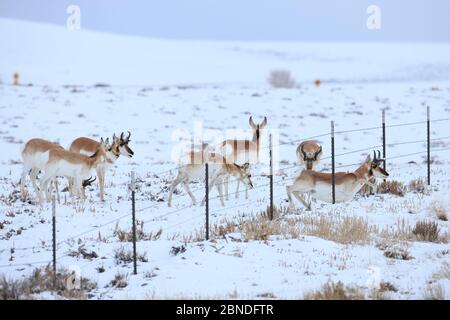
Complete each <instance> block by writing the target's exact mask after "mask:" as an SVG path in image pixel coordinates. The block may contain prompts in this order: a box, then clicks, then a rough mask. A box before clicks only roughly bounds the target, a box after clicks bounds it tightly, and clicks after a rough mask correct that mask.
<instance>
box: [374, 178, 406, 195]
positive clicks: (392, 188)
mask: <svg viewBox="0 0 450 320" xmlns="http://www.w3.org/2000/svg"><path fill="white" fill-rule="evenodd" d="M406 191H407V188H406V186H405V185H404V184H403V183H402V182H400V181H397V180H386V181H383V182H381V183H379V184H378V186H377V192H378V193H382V194H384V193H388V194H393V195H396V196H399V197H403V196H404V195H405V194H406Z"/></svg>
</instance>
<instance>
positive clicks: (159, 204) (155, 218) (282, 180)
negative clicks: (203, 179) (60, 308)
mask: <svg viewBox="0 0 450 320" xmlns="http://www.w3.org/2000/svg"><path fill="white" fill-rule="evenodd" d="M444 121H450V118H442V119H434V120H429V121H416V122H407V123H399V124H391V125H385V126H384V127H385V128H395V127H404V126H414V125H420V124H427V123H428V124H429V123H436V122H444ZM382 129H383V126H373V127H366V128H355V129H349V130H341V131H336V132H334V134H335V135H340V134H346V133H357V132H365V131H372V130H382ZM326 136H331V132H329V133H323V134H319V135H314V136H310V137H307V138H302V139H295V140H290V141H284V142H280V143H278V144H275V145H273V146H272V147H279V146H283V145H293V144H298V143H300V142H301V141H305V140H312V139H317V138H322V137H326ZM449 139H450V136H444V137H437V138H433V139H430V138H428V139H426V140H410V141H397V142H394V143H386V144H385V145H384V146H383V145H374V146H371V147H366V148H360V149H356V150H350V151H345V152H342V153H338V154H335V158H338V157H343V156H346V155H351V154H357V153H361V152H364V151H369V150H375V149H378V148H382V147H389V148H390V149H392V148H394V147H396V146H401V145H413V144H419V143H427V144H428V147H429V150H423V151H417V152H411V153H407V154H400V155H394V156H389V157H385V159H384V160H385V161H392V160H395V159H400V158H404V157H411V156H414V155H422V154H425V153H428V154H430V152H431V153H433V154H434V153H436V152H441V151H446V150H450V147H446V146H444V147H443V148H431V147H430V146H429V144H430V143H431V142H433V143H435V142H438V141H445V140H449ZM264 149H267V148H262V149H261V150H264ZM331 158H332V157H331V156H326V157H323V158H322V159H321V161H323V160H329V159H331ZM360 164H361V162H359V163H351V164H341V165H338V166H336V169H341V168H349V167H355V166H359V165H360ZM182 167H183V166H177V167H175V168H172V169H168V170H164V171H160V172H156V173H152V176H156V177H158V176H161V175H164V174H167V173H171V172H174V171H176V170H179V169H180V168H182ZM291 169H298V170H301V169H302V168H301V167H300V166H299V164H293V165H286V166H281V167H280V168H279V172H280V173H281V178H279V179H276V180H275V181H273V182H272V183H273V185H279V184H281V183H286V182H288V181H291V180H295V179H296V178H297V174H292V175H287V174H286V171H288V170H291ZM255 176H256V177H269V175H267V174H260V175H255ZM238 180H239V179H230V181H229V182H228V183H229V184H230V185H231V184H233V183H235V182H237V181H238ZM140 182H144V180H140ZM224 183H226V182H225V181H220V182H219V184H224ZM269 186H270V183H269V182H268V183H262V184H259V185H257V186H255V187H254V188H253V189H252V191H254V190H258V189H262V188H268V187H269ZM204 188H205V187H204V186H203V185H201V184H200V185H199V187H198V188H194V189H192V190H191V191H193V192H195V191H199V190H202V189H204ZM243 192H246V190H245V188H244V189H243V190H240V191H236V192H234V195H240V194H242V193H243ZM186 196H187V195H186V194H181V193H180V194H178V195H175V196H174V197H173V199H179V198H182V197H186ZM207 196H208V199H209V200H210V201H211V200H215V199H219V198H220V195H219V196H214V197H209V195H207ZM283 196H285V194H284V193H283V194H280V195H278V196H276V198H277V199H278V198H281V197H283ZM272 200H273V199H272ZM249 204H254V202H251V203H249V202H248V201H246V202H245V203H241V204H238V205H234V206H225V207H223V208H218V209H214V210H212V211H210V212H208V213H206V214H216V213H219V212H222V211H225V210H232V209H237V208H242V207H244V206H246V207H248V205H249ZM166 205H167V203H166V202H165V201H163V202H157V203H154V204H151V205H149V206H144V207H141V208H138V209H137V210H136V212H137V213H143V212H148V211H149V210H150V209H158V210H159V209H161V208H162V207H163V206H164V207H165V206H166ZM192 208H193V205H192V204H189V205H183V206H181V207H179V208H176V209H173V210H170V211H169V212H165V213H163V214H159V215H157V216H153V217H151V218H149V219H145V220H141V221H142V222H143V223H148V222H155V221H160V220H162V219H165V218H167V217H169V216H171V215H174V214H177V213H179V212H182V211H184V210H188V209H192ZM155 211H156V210H155ZM204 215H205V214H203V213H202V214H197V215H195V216H193V217H192V216H191V217H189V218H188V219H185V220H183V221H180V222H177V223H176V224H173V225H170V226H168V227H166V228H165V229H166V230H169V229H174V228H177V227H179V226H181V225H184V224H186V223H188V222H191V221H193V220H196V219H199V218H200V217H202V216H204ZM129 217H130V214H129V213H127V214H124V215H121V216H120V217H117V218H114V219H112V220H110V221H107V222H105V223H103V224H101V225H98V226H95V227H92V228H90V229H88V230H85V231H82V232H80V233H77V234H75V235H73V236H70V237H67V238H65V239H63V240H61V241H59V242H58V243H57V247H60V246H61V245H63V244H64V243H69V242H70V241H73V240H75V239H80V238H81V237H83V236H86V235H88V234H92V233H93V232H100V231H101V230H102V229H103V228H105V227H106V226H110V225H112V224H114V223H116V224H117V223H118V222H120V221H121V220H123V219H125V218H129ZM113 237H116V235H115V234H114V233H113V234H112V235H111V236H109V237H106V238H103V240H109V239H112V238H113ZM47 242H50V241H47ZM49 249H51V245H40V246H39V245H38V246H28V247H15V246H14V245H13V246H12V248H9V249H2V250H0V254H1V253H3V252H5V251H11V253H14V252H16V251H29V250H33V251H34V250H49ZM67 256H69V254H65V255H62V256H60V257H58V260H59V259H62V258H64V257H67ZM49 263H51V260H50V261H49V260H45V261H44V260H43V261H34V262H30V263H18V264H3V265H0V268H11V267H23V266H33V265H44V264H49Z"/></svg>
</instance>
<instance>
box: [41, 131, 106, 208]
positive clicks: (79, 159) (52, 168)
mask: <svg viewBox="0 0 450 320" xmlns="http://www.w3.org/2000/svg"><path fill="white" fill-rule="evenodd" d="M108 160H110V159H108V158H107V154H106V152H105V142H104V141H103V138H102V139H101V141H100V144H99V148H98V149H97V150H96V152H95V153H94V154H93V155H92V156H87V155H83V154H80V153H75V152H71V151H68V150H65V149H62V148H61V149H51V150H50V151H49V155H48V161H47V163H46V164H45V167H44V172H45V173H44V176H43V177H42V181H41V185H40V189H41V191H42V192H45V193H46V196H47V201H50V191H51V190H50V189H49V183H50V181H52V180H53V179H55V178H56V177H57V176H64V177H67V178H72V179H73V189H72V191H75V192H74V194H79V195H80V196H81V197H82V198H83V199H84V198H85V196H84V192H83V191H84V190H83V188H82V186H83V181H84V180H86V179H88V178H89V176H90V175H89V174H90V172H91V170H93V169H96V167H97V166H98V165H99V164H100V163H103V162H105V161H108ZM39 198H40V199H39V200H40V202H41V203H42V201H43V198H42V195H41V193H39Z"/></svg>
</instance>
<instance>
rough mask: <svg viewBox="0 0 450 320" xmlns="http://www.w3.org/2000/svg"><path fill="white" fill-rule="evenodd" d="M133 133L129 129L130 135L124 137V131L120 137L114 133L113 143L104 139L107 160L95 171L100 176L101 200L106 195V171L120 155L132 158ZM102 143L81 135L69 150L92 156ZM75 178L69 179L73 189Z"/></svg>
mask: <svg viewBox="0 0 450 320" xmlns="http://www.w3.org/2000/svg"><path fill="white" fill-rule="evenodd" d="M130 136H131V133H130V132H129V131H128V137H124V134H123V132H122V133H121V135H120V137H119V138H118V137H116V134H114V135H113V142H112V144H110V143H109V138H106V140H105V141H104V147H105V152H106V154H107V159H109V160H107V161H104V162H103V163H100V164H99V165H98V166H97V167H96V169H95V171H96V174H97V177H98V184H99V188H100V201H104V197H105V176H106V171H107V169H108V167H109V166H111V164H113V163H114V162H115V161H116V160H117V159H118V158H119V156H120V155H125V156H127V157H129V158H131V157H132V156H133V155H134V152H133V150H131V149H130V147H129V146H128V143H129V142H130ZM99 146H100V143H99V142H98V141H95V140H93V139H90V138H86V137H80V138H77V139H75V140H74V141H73V142H72V143H71V144H70V147H69V151H71V152H75V153H80V154H84V155H87V156H92V155H93V154H94V153H95V152H96V151H97V150H98V148H99ZM72 183H73V179H69V189H71V187H72Z"/></svg>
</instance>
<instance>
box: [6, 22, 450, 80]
mask: <svg viewBox="0 0 450 320" xmlns="http://www.w3.org/2000/svg"><path fill="white" fill-rule="evenodd" d="M0 39H1V42H2V50H1V52H0V76H2V78H3V79H4V81H8V80H9V79H10V78H11V75H12V74H13V73H14V72H15V71H18V72H19V73H20V75H21V77H22V79H23V81H24V82H26V83H30V82H31V83H35V84H94V83H98V82H102V83H108V84H114V85H170V84H180V85H191V84H225V83H235V84H236V83H240V84H262V83H265V82H266V78H267V75H268V74H269V72H270V71H271V70H272V69H280V68H281V69H288V70H290V71H291V72H292V73H293V76H294V77H295V78H296V79H297V80H298V81H300V82H312V81H314V80H315V79H322V80H323V79H325V80H333V81H338V82H348V81H361V80H365V81H391V80H401V81H405V80H408V81H411V80H415V81H420V80H448V79H450V44H447V43H446V44H444V43H440V44H433V43H427V44H421V43H414V44H413V43H404V44H395V43H389V44H387V43H375V44H374V43H283V42H275V43H261V42H254V43H243V42H203V41H176V40H162V39H148V38H140V37H132V36H124V35H113V34H106V33H99V32H93V31H88V30H80V31H73V32H71V31H69V30H67V29H66V28H65V27H64V26H55V25H48V24H40V23H32V22H24V21H17V20H10V19H0Z"/></svg>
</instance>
